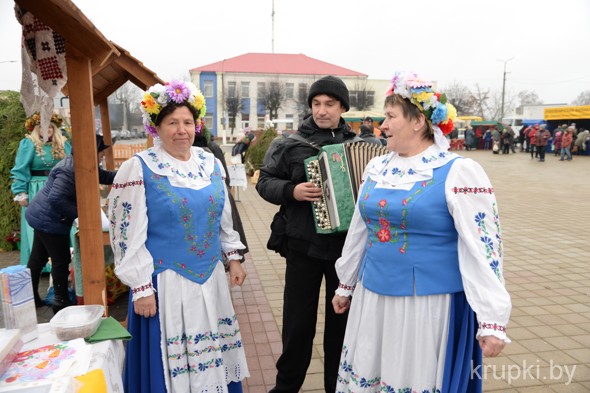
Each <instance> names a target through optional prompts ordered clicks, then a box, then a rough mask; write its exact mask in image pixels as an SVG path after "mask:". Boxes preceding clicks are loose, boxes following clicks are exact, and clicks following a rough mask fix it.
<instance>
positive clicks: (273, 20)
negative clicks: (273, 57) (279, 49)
mask: <svg viewBox="0 0 590 393" xmlns="http://www.w3.org/2000/svg"><path fill="white" fill-rule="evenodd" d="M270 16H271V17H272V53H275V0H272V14H270Z"/></svg>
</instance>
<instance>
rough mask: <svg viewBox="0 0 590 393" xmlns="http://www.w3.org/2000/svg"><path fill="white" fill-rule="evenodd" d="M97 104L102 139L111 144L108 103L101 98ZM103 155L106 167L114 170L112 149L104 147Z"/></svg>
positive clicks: (106, 143)
mask: <svg viewBox="0 0 590 393" xmlns="http://www.w3.org/2000/svg"><path fill="white" fill-rule="evenodd" d="M98 105H100V123H101V127H102V137H103V139H104V143H105V145H110V146H113V138H112V135H111V119H110V117H109V103H108V101H107V99H106V98H105V99H103V100H101V101H100V102H99V103H98ZM104 157H105V160H106V162H107V169H108V170H109V171H114V170H115V160H114V157H113V149H112V147H111V148H110V149H106V150H105V151H104Z"/></svg>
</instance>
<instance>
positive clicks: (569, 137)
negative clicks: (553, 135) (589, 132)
mask: <svg viewBox="0 0 590 393" xmlns="http://www.w3.org/2000/svg"><path fill="white" fill-rule="evenodd" d="M573 132H574V127H573V126H569V127H567V128H566V129H565V133H564V134H563V137H562V138H561V154H560V157H559V161H563V160H564V157H565V156H566V155H567V160H568V161H571V160H572V151H571V148H572V143H573V140H574V137H573Z"/></svg>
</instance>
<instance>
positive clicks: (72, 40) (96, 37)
mask: <svg viewBox="0 0 590 393" xmlns="http://www.w3.org/2000/svg"><path fill="white" fill-rule="evenodd" d="M15 2H16V3H17V4H18V5H19V6H20V7H21V8H24V9H26V10H27V11H29V12H31V13H32V14H33V15H35V16H36V17H37V18H38V19H39V20H40V21H42V22H43V23H45V24H46V25H47V26H49V27H51V29H53V30H54V31H56V32H57V33H59V34H60V35H61V36H62V37H63V38H64V39H65V40H66V42H67V43H68V44H69V45H70V47H75V48H77V49H78V50H79V52H80V53H82V54H84V55H85V56H86V57H87V58H88V59H91V60H92V62H93V63H94V65H95V66H100V65H102V64H103V63H104V62H105V61H107V60H108V58H109V57H110V56H111V54H112V53H113V52H115V53H116V54H117V55H118V50H117V49H115V47H114V46H113V45H112V44H111V43H110V41H109V40H107V39H106V37H105V36H103V35H102V33H101V32H100V31H99V30H98V29H97V28H96V27H95V26H94V24H93V23H92V22H91V21H90V20H89V19H88V18H87V17H86V16H85V15H84V14H83V13H82V11H80V9H79V8H78V7H76V5H74V3H72V2H71V1H70V0H43V1H39V0H15ZM66 53H67V52H66Z"/></svg>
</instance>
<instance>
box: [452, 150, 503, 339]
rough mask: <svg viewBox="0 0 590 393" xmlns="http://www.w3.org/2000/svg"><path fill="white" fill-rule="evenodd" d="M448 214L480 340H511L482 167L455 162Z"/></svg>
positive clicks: (493, 209)
mask: <svg viewBox="0 0 590 393" xmlns="http://www.w3.org/2000/svg"><path fill="white" fill-rule="evenodd" d="M446 196H447V203H448V207H449V212H450V213H451V215H452V216H453V219H454V222H455V227H456V229H457V232H458V233H459V241H458V250H459V267H460V270H461V276H462V279H463V287H464V289H465V296H466V297H467V301H468V302H469V305H470V306H471V308H473V310H474V311H475V313H476V315H477V319H478V322H479V329H478V332H477V337H479V336H489V335H493V336H496V337H498V338H500V339H502V340H504V341H506V342H510V340H509V339H508V337H507V336H506V325H507V324H508V320H509V318H510V311H511V309H512V303H511V300H510V295H509V294H508V292H507V291H506V288H505V287H504V276H503V274H502V270H503V264H504V255H503V250H502V235H501V230H500V219H499V216H498V206H497V203H496V197H495V195H494V189H493V187H492V185H491V183H490V180H489V178H488V176H487V175H486V173H485V172H484V170H483V168H482V167H481V166H480V165H479V164H478V163H476V162H475V161H473V160H471V159H458V160H456V161H455V162H454V164H453V167H452V168H451V170H450V171H449V176H448V177H447V182H446Z"/></svg>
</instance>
